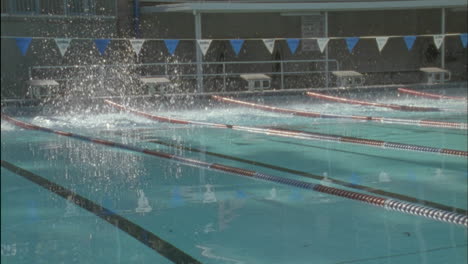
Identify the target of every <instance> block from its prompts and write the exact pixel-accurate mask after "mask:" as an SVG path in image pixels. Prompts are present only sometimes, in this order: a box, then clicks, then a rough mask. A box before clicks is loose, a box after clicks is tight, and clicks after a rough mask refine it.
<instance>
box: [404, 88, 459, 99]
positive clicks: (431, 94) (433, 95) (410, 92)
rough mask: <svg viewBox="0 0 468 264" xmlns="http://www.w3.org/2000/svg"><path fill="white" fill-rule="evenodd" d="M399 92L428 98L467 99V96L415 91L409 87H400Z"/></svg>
mask: <svg viewBox="0 0 468 264" xmlns="http://www.w3.org/2000/svg"><path fill="white" fill-rule="evenodd" d="M398 92H401V93H405V94H411V95H417V96H421V97H426V98H432V99H453V100H464V101H466V97H459V96H448V95H440V94H434V93H427V92H420V91H415V90H412V89H408V88H398Z"/></svg>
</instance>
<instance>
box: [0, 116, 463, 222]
mask: <svg viewBox="0 0 468 264" xmlns="http://www.w3.org/2000/svg"><path fill="white" fill-rule="evenodd" d="M1 118H2V119H4V120H6V121H8V122H10V123H12V124H14V125H16V126H19V127H22V128H25V129H31V130H38V131H42V132H47V133H52V134H56V135H60V136H66V137H71V138H75V139H79V140H83V141H87V142H91V143H95V144H100V145H105V146H109V147H114V148H119V149H124V150H128V151H133V152H138V153H144V154H147V155H151V156H155V157H158V158H162V159H167V160H171V161H174V162H178V163H180V164H184V165H187V166H193V167H198V168H203V169H208V170H214V171H219V172H224V173H230V174H234V175H237V176H243V177H249V178H254V179H260V180H264V181H269V182H274V183H279V184H283V185H289V186H293V187H296V188H302V189H307V190H313V191H317V192H321V193H326V194H330V195H335V196H339V197H343V198H347V199H351V200H355V201H359V202H363V203H368V204H371V205H374V206H377V207H382V208H385V209H387V210H393V211H399V212H402V213H406V214H410V215H419V216H423V217H426V218H430V219H434V220H437V221H441V222H447V223H451V224H457V225H462V226H464V227H468V217H467V216H466V215H463V214H458V213H454V212H449V211H445V210H441V209H435V208H432V207H428V206H421V205H416V204H412V203H408V202H403V201H398V200H394V199H389V198H383V197H379V196H375V195H369V194H363V193H358V192H353V191H348V190H343V189H339V188H334V187H329V186H324V185H321V184H314V183H309V182H304V181H299V180H295V179H288V178H283V177H278V176H273V175H268V174H264V173H260V172H256V171H252V170H246V169H243V168H238V167H233V166H227V165H223V164H219V163H208V162H205V161H201V160H196V159H189V158H185V157H182V156H177V155H174V154H169V153H165V152H160V151H154V150H150V149H145V148H139V147H135V146H130V145H126V144H122V143H118V142H112V141H108V140H104V139H97V138H92V137H88V136H83V135H79V134H74V133H70V132H65V131H60V130H53V129H50V128H46V127H41V126H37V125H34V124H30V123H26V122H23V121H19V120H16V119H14V118H11V117H9V116H7V115H4V114H2V115H1Z"/></svg>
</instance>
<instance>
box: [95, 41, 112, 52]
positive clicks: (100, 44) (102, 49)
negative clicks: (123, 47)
mask: <svg viewBox="0 0 468 264" xmlns="http://www.w3.org/2000/svg"><path fill="white" fill-rule="evenodd" d="M109 42H110V39H95V40H94V43H95V44H96V47H97V49H98V50H99V53H100V54H101V55H104V52H105V51H106V48H107V45H109Z"/></svg>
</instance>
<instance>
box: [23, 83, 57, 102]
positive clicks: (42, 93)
mask: <svg viewBox="0 0 468 264" xmlns="http://www.w3.org/2000/svg"><path fill="white" fill-rule="evenodd" d="M28 84H29V89H28V94H29V97H31V98H43V97H49V96H51V95H52V92H53V91H54V90H56V89H57V88H58V86H59V84H58V82H57V81H55V80H29V81H28Z"/></svg>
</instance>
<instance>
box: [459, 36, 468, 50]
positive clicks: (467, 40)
mask: <svg viewBox="0 0 468 264" xmlns="http://www.w3.org/2000/svg"><path fill="white" fill-rule="evenodd" d="M460 41H461V42H462V46H463V47H464V48H466V44H467V43H468V34H467V33H465V34H460Z"/></svg>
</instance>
